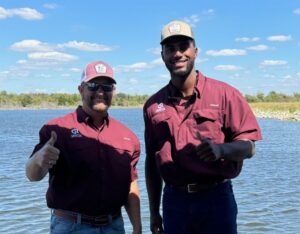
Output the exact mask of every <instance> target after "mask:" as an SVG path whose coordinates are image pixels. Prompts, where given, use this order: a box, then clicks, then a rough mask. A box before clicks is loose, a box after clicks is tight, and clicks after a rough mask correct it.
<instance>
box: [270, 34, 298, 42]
mask: <svg viewBox="0 0 300 234" xmlns="http://www.w3.org/2000/svg"><path fill="white" fill-rule="evenodd" d="M267 40H268V41H280V42H284V41H291V40H292V36H291V35H288V36H286V35H274V36H269V37H268V38H267Z"/></svg>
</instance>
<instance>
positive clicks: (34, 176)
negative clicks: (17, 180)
mask: <svg viewBox="0 0 300 234" xmlns="http://www.w3.org/2000/svg"><path fill="white" fill-rule="evenodd" d="M36 157H38V155H36V154H34V155H33V156H32V157H31V158H29V159H28V161H27V163H26V166H25V167H26V168H25V170H26V176H27V178H28V179H29V180H30V181H40V180H42V179H43V178H44V177H45V176H46V174H47V173H48V168H44V167H41V166H40V165H39V164H38V163H37V159H36Z"/></svg>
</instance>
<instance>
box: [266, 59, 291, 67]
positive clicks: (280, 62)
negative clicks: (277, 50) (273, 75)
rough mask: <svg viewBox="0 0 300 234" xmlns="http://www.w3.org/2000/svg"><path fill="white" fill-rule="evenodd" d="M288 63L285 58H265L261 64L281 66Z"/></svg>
mask: <svg viewBox="0 0 300 234" xmlns="http://www.w3.org/2000/svg"><path fill="white" fill-rule="evenodd" d="M285 64H287V61H285V60H264V61H263V62H261V64H260V65H261V66H280V65H285Z"/></svg>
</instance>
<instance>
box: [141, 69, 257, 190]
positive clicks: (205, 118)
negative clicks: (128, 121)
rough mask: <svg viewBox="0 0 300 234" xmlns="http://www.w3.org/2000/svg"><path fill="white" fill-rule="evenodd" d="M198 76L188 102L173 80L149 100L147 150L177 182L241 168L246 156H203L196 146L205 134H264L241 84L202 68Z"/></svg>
mask: <svg viewBox="0 0 300 234" xmlns="http://www.w3.org/2000/svg"><path fill="white" fill-rule="evenodd" d="M197 79H198V82H197V85H196V87H195V90H194V95H193V97H192V98H191V99H190V100H189V101H191V104H190V105H187V107H185V106H184V104H183V103H184V101H183V99H182V98H181V97H180V92H179V91H178V90H176V88H175V87H174V86H173V85H172V84H171V82H170V83H169V84H168V85H166V86H165V87H164V88H162V89H161V90H160V91H158V92H157V93H156V94H154V95H153V96H152V97H151V98H150V99H149V100H148V101H147V102H146V104H145V105H144V121H145V145H146V154H147V156H148V157H155V160H156V163H157V166H158V168H159V170H160V173H161V175H162V177H163V179H164V180H165V182H166V183H169V184H173V185H182V184H187V183H194V182H210V181H216V180H221V179H225V178H234V177H236V176H237V175H238V174H239V173H240V171H241V168H242V162H233V161H227V160H224V159H222V160H218V161H216V162H213V163H212V162H209V163H208V162H203V161H201V160H200V159H198V158H197V157H196V154H195V146H196V145H198V144H200V143H201V140H202V139H204V138H209V139H211V140H212V142H213V143H217V144H221V143H226V142H232V141H236V140H239V139H249V140H252V141H256V140H260V139H261V138H262V137H261V131H260V128H259V126H258V123H257V121H256V118H255V116H254V114H253V112H252V111H251V109H250V107H249V105H248V103H247V102H246V100H245V99H244V98H243V96H242V95H241V94H240V92H239V91H238V90H236V89H235V88H233V87H231V86H230V85H228V84H226V83H224V82H221V81H217V80H214V79H211V78H207V77H205V76H203V75H202V74H201V73H200V72H198V77H197Z"/></svg>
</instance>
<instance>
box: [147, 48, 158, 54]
mask: <svg viewBox="0 0 300 234" xmlns="http://www.w3.org/2000/svg"><path fill="white" fill-rule="evenodd" d="M147 52H150V53H152V54H155V55H160V52H161V48H160V47H156V48H150V49H148V50H147Z"/></svg>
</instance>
